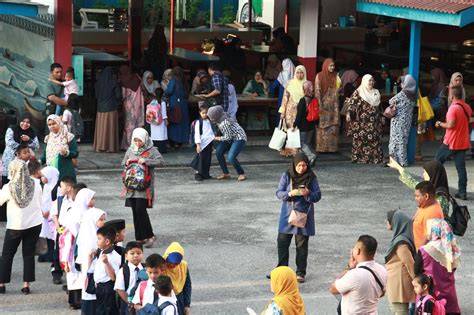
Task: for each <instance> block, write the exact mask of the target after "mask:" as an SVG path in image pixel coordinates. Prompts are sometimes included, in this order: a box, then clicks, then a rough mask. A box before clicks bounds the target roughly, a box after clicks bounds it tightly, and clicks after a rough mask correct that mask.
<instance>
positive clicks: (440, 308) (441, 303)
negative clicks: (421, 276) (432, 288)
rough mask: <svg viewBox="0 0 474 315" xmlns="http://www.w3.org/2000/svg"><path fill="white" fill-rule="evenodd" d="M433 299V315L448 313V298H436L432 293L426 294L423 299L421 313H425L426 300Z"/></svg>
mask: <svg viewBox="0 0 474 315" xmlns="http://www.w3.org/2000/svg"><path fill="white" fill-rule="evenodd" d="M428 300H431V301H433V303H434V308H433V315H446V307H445V306H446V299H441V300H436V299H435V298H434V297H433V296H431V295H429V294H428V295H426V296H425V297H424V298H423V300H422V301H421V306H420V307H421V313H422V314H424V313H425V303H426V301H428Z"/></svg>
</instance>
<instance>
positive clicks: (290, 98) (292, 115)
mask: <svg viewBox="0 0 474 315" xmlns="http://www.w3.org/2000/svg"><path fill="white" fill-rule="evenodd" d="M305 81H306V68H305V67H304V66H301V65H300V66H298V67H296V69H295V76H294V77H293V79H291V80H290V81H289V82H288V84H287V86H286V87H285V93H284V95H283V99H282V101H281V107H280V109H279V110H278V112H279V113H280V118H281V119H282V120H283V124H284V127H285V128H287V129H289V128H292V127H293V125H294V123H295V119H296V113H297V108H298V103H299V101H300V99H301V98H302V97H304V91H303V83H304V82H305ZM297 151H298V149H286V148H284V149H282V150H281V151H280V154H281V155H284V156H294V155H295V154H296V152H297Z"/></svg>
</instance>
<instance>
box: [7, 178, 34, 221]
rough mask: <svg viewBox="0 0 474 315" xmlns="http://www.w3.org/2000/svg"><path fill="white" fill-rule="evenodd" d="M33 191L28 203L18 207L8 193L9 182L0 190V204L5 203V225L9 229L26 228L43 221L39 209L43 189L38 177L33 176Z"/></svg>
mask: <svg viewBox="0 0 474 315" xmlns="http://www.w3.org/2000/svg"><path fill="white" fill-rule="evenodd" d="M33 181H34V185H35V191H34V193H33V198H32V200H31V201H30V203H29V204H28V205H27V206H26V207H24V208H20V207H19V206H18V204H17V203H16V201H15V199H14V198H13V197H12V195H11V193H10V184H6V185H4V186H3V188H2V189H1V190H0V205H3V204H4V203H5V202H7V201H8V203H7V226H6V228H7V229H9V230H26V229H29V228H32V227H34V226H38V225H40V224H41V223H43V212H42V211H41V198H42V195H43V190H42V189H41V184H40V181H39V179H37V178H33Z"/></svg>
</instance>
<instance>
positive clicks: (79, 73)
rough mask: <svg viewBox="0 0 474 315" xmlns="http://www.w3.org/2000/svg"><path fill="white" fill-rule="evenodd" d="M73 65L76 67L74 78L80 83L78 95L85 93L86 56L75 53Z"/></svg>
mask: <svg viewBox="0 0 474 315" xmlns="http://www.w3.org/2000/svg"><path fill="white" fill-rule="evenodd" d="M72 67H73V68H74V78H75V80H76V82H77V85H78V92H77V95H79V96H82V95H84V56H80V55H73V56H72Z"/></svg>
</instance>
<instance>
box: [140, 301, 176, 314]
mask: <svg viewBox="0 0 474 315" xmlns="http://www.w3.org/2000/svg"><path fill="white" fill-rule="evenodd" d="M168 306H173V308H174V315H178V311H177V309H176V306H175V305H174V304H173V303H171V302H170V301H166V302H163V303H161V305H160V306H158V299H155V301H153V304H147V305H143V307H142V308H141V309H140V310H139V311H138V312H137V315H161V314H162V313H163V311H164V310H165V308H167V307H168Z"/></svg>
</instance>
